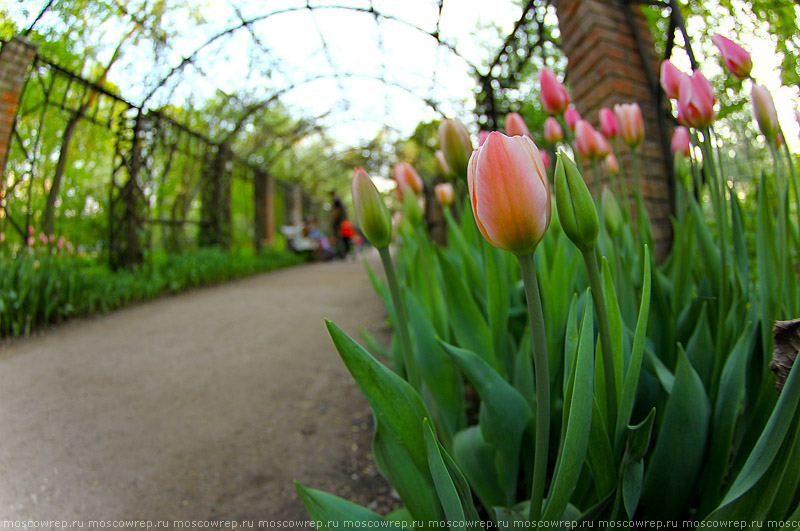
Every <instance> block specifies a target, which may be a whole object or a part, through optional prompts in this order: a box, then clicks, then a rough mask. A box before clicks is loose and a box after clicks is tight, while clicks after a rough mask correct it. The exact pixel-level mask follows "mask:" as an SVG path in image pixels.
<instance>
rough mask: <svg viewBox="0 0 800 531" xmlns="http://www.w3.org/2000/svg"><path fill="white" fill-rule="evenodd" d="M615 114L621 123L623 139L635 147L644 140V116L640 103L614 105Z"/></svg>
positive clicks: (620, 128) (620, 130) (629, 145)
mask: <svg viewBox="0 0 800 531" xmlns="http://www.w3.org/2000/svg"><path fill="white" fill-rule="evenodd" d="M614 114H615V115H616V116H617V122H618V123H619V134H620V136H621V137H622V141H623V142H625V144H626V145H627V146H628V147H629V148H631V149H635V148H636V147H637V146H638V145H639V144H641V143H642V141H643V140H644V118H642V109H641V108H640V107H639V104H638V103H623V104H618V105H614Z"/></svg>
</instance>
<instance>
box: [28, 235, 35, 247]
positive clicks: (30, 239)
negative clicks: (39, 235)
mask: <svg viewBox="0 0 800 531" xmlns="http://www.w3.org/2000/svg"><path fill="white" fill-rule="evenodd" d="M35 244H36V239H34V237H33V236H28V247H33V246H34V245H35Z"/></svg>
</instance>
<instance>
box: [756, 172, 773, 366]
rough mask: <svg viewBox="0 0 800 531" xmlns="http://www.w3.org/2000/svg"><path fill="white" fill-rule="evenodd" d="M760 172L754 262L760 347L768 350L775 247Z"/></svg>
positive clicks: (768, 208)
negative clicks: (759, 317)
mask: <svg viewBox="0 0 800 531" xmlns="http://www.w3.org/2000/svg"><path fill="white" fill-rule="evenodd" d="M764 179H765V178H764V174H763V173H762V175H761V181H760V182H759V186H758V223H757V228H756V264H757V266H758V288H759V300H760V301H761V348H762V350H763V351H764V352H769V340H770V337H771V336H772V323H773V321H774V320H775V319H773V317H774V316H773V312H774V311H775V310H776V309H777V308H776V306H777V291H778V286H776V285H775V284H776V281H777V275H776V274H775V267H776V264H777V263H778V252H777V249H776V248H775V241H776V240H777V236H776V234H775V229H774V226H773V224H772V218H773V217H774V216H775V212H774V211H773V210H772V208H771V207H770V206H769V200H768V197H767V187H766V183H765V182H764Z"/></svg>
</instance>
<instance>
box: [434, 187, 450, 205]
mask: <svg viewBox="0 0 800 531" xmlns="http://www.w3.org/2000/svg"><path fill="white" fill-rule="evenodd" d="M433 193H434V194H436V200H437V201H439V204H441V205H442V206H449V205H452V204H453V201H454V200H455V197H456V194H455V191H454V190H453V185H452V184H450V183H439V184H437V185H436V186H435V187H434V188H433Z"/></svg>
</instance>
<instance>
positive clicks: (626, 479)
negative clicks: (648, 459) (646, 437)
mask: <svg viewBox="0 0 800 531" xmlns="http://www.w3.org/2000/svg"><path fill="white" fill-rule="evenodd" d="M643 477H644V461H643V460H639V461H634V462H632V463H629V464H628V465H626V466H625V470H624V472H623V473H622V504H623V505H624V506H625V512H626V513H627V514H628V518H629V519H631V520H632V519H633V515H634V514H635V513H636V508H637V507H638V505H639V497H640V495H641V493H642V478H643Z"/></svg>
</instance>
